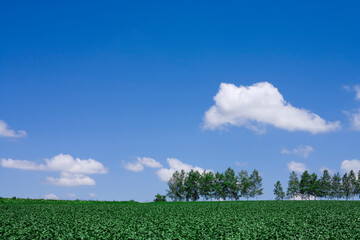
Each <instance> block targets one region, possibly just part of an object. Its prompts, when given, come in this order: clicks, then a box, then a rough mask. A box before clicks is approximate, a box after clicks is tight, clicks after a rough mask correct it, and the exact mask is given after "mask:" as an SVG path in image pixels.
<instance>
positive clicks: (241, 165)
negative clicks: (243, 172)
mask: <svg viewBox="0 0 360 240" xmlns="http://www.w3.org/2000/svg"><path fill="white" fill-rule="evenodd" d="M235 165H236V166H239V167H245V166H247V165H248V163H247V162H235Z"/></svg>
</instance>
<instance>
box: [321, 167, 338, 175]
mask: <svg viewBox="0 0 360 240" xmlns="http://www.w3.org/2000/svg"><path fill="white" fill-rule="evenodd" d="M324 170H328V172H329V174H330V175H332V174H334V173H335V170H333V169H330V168H327V167H322V168H320V172H321V173H323V172H324Z"/></svg>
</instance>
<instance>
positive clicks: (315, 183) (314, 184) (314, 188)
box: [308, 173, 320, 199]
mask: <svg viewBox="0 0 360 240" xmlns="http://www.w3.org/2000/svg"><path fill="white" fill-rule="evenodd" d="M319 192H320V181H319V180H318V179H317V175H316V173H312V174H311V175H310V182H309V193H308V195H309V196H314V197H315V199H316V197H319V196H320V194H319Z"/></svg>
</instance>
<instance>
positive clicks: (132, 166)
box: [123, 162, 144, 172]
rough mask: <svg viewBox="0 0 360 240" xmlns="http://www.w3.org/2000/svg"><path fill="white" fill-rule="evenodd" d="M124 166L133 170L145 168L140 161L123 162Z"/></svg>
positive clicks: (137, 170) (138, 170)
mask: <svg viewBox="0 0 360 240" xmlns="http://www.w3.org/2000/svg"><path fill="white" fill-rule="evenodd" d="M123 166H124V168H125V169H126V170H129V171H132V172H141V171H142V170H144V166H143V165H142V164H141V163H139V162H135V163H129V162H127V163H125V162H123Z"/></svg>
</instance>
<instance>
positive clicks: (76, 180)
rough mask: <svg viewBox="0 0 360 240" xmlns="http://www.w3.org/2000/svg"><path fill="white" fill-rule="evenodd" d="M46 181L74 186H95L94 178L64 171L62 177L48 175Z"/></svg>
mask: <svg viewBox="0 0 360 240" xmlns="http://www.w3.org/2000/svg"><path fill="white" fill-rule="evenodd" d="M46 182H47V183H49V184H52V185H55V186H64V187H73V186H93V185H95V181H94V179H92V178H90V177H89V176H86V175H83V174H73V173H66V172H62V173H61V174H60V178H53V177H47V178H46Z"/></svg>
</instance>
